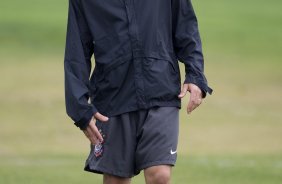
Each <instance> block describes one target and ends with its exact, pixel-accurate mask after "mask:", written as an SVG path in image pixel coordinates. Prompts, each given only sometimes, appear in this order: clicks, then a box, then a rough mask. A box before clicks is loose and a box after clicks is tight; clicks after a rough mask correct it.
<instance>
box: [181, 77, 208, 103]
mask: <svg viewBox="0 0 282 184" xmlns="http://www.w3.org/2000/svg"><path fill="white" fill-rule="evenodd" d="M188 83H192V84H195V85H196V86H198V87H199V88H200V89H201V91H202V97H203V98H205V97H206V96H207V93H209V94H210V95H211V94H212V92H213V89H211V88H210V87H209V86H208V85H207V82H206V81H203V80H199V79H198V80H197V79H195V78H194V77H186V79H185V81H184V84H188Z"/></svg>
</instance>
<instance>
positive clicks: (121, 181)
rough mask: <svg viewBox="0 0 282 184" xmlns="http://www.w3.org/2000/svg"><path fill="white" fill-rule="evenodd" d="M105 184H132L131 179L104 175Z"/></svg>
mask: <svg viewBox="0 0 282 184" xmlns="http://www.w3.org/2000/svg"><path fill="white" fill-rule="evenodd" d="M103 180H104V181H103V183H104V184H130V182H131V179H130V178H121V177H117V176H113V175H108V174H104V178H103Z"/></svg>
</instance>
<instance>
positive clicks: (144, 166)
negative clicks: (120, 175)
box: [135, 160, 176, 173]
mask: <svg viewBox="0 0 282 184" xmlns="http://www.w3.org/2000/svg"><path fill="white" fill-rule="evenodd" d="M175 162H176V161H175V160H160V161H153V162H148V163H144V164H142V165H141V166H139V167H138V169H137V170H136V172H135V173H140V171H141V170H144V169H146V168H148V167H152V166H158V165H170V166H172V167H173V166H175Z"/></svg>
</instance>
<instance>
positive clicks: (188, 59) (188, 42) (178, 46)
mask: <svg viewBox="0 0 282 184" xmlns="http://www.w3.org/2000/svg"><path fill="white" fill-rule="evenodd" d="M172 19H173V20H172V22H173V45H174V51H175V53H176V56H177V58H178V60H179V61H180V62H183V63H184V65H185V81H184V83H193V84H195V85H197V86H198V87H199V88H200V89H201V90H202V92H203V97H205V96H206V93H209V94H211V93H212V89H211V88H210V87H209V86H208V84H207V80H206V77H205V75H204V58H203V53H202V43H201V38H200V34H199V30H198V23H197V18H196V15H195V12H194V10H193V7H192V3H191V0H172Z"/></svg>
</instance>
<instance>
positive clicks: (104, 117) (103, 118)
mask: <svg viewBox="0 0 282 184" xmlns="http://www.w3.org/2000/svg"><path fill="white" fill-rule="evenodd" d="M94 117H95V118H96V119H98V120H100V121H102V122H105V121H108V120H109V118H108V117H107V116H104V115H102V114H100V113H99V112H96V114H95V115H94Z"/></svg>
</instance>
